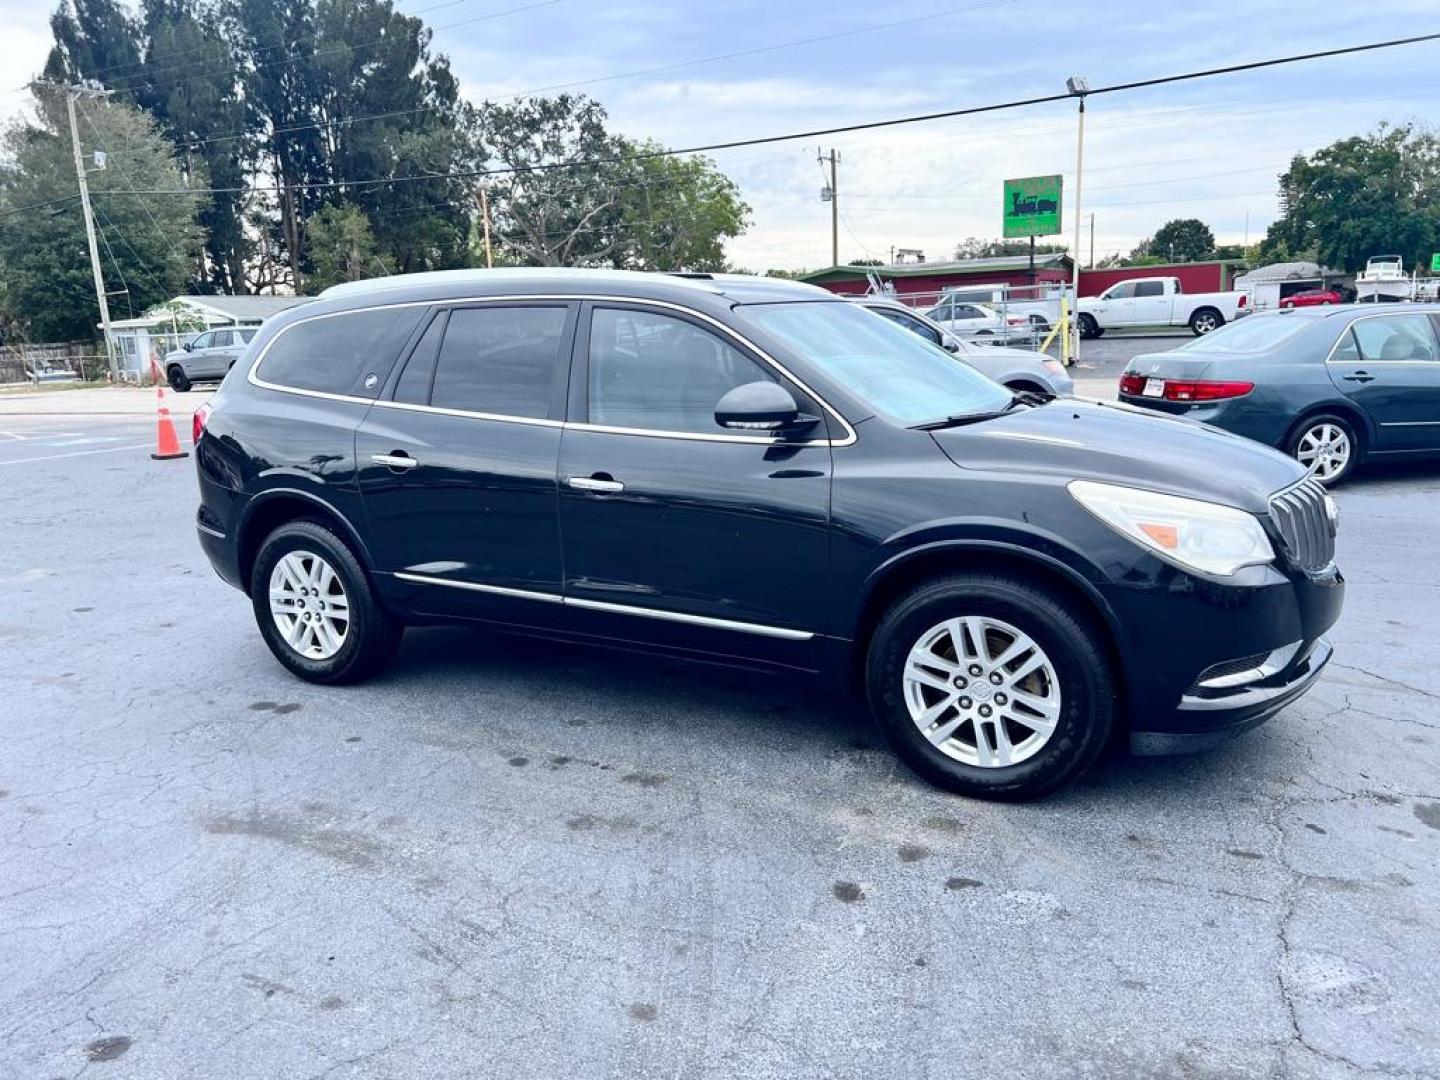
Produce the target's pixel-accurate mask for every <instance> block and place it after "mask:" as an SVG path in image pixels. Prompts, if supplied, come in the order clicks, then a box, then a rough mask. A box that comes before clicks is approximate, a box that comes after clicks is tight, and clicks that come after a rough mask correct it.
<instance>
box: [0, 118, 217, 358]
mask: <svg viewBox="0 0 1440 1080" xmlns="http://www.w3.org/2000/svg"><path fill="white" fill-rule="evenodd" d="M76 109H77V111H78V113H79V116H80V128H81V131H82V132H84V133H86V134H87V135H88V136H89V137H90V145H96V144H98V145H102V146H107V147H110V151H109V160H108V161H107V163H106V168H104V169H102V170H97V171H94V172H92V173H91V174H90V176H89V186H90V193H91V202H92V204H93V205H94V208H95V223H96V228H97V231H98V233H99V237H100V256H101V266H102V269H103V271H104V275H105V285H106V288H107V289H108V290H115V291H117V292H121V290H128V292H121V297H120V298H119V299H115V298H112V300H111V306H112V309H114V308H116V307H118V308H119V310H120V311H122V312H124V313H125V314H131V313H139V312H142V311H144V310H145V309H146V308H148V307H150V306H151V305H153V304H156V303H159V302H161V301H163V300H168V299H169V298H170V297H172V296H174V295H175V294H176V293H179V292H182V291H184V289H185V286H186V284H187V281H188V279H189V276H190V273H191V271H192V270H193V269H194V267H195V262H196V258H197V256H198V253H199V249H200V243H201V229H200V226H199V224H198V223H197V220H196V217H197V214H198V212H199V210H200V206H201V201H202V200H201V196H199V195H192V194H166V195H136V194H134V191H135V190H137V189H138V190H141V191H151V190H161V191H177V190H179V189H180V188H181V187H182V186H183V181H184V178H183V176H182V174H181V169H180V165H179V163H178V162H177V161H176V158H175V154H174V150H173V148H172V147H171V145H170V143H169V142H168V141H166V139H165V137H164V136H163V135H162V134H161V133H160V132H159V130H158V129H157V127H156V125H155V122H154V121H153V120H152V119H150V117H149V116H147V115H146V114H145V113H143V112H141V111H140V110H139V109H136V108H134V107H133V106H130V105H123V104H118V103H105V102H100V101H95V100H92V99H81V100H80V101H78V102H77V103H76ZM37 113H38V115H39V121H40V122H39V125H38V126H36V125H31V124H27V123H20V122H17V123H15V124H12V125H11V126H10V127H9V128H8V129H7V130H6V132H5V133H4V136H3V138H0V160H3V161H6V162H7V164H5V165H4V166H0V215H5V216H4V228H3V229H0V279H3V280H4V281H5V283H6V286H7V288H6V291H5V295H4V301H3V302H4V304H5V306H6V309H7V311H8V313H9V315H10V316H11V317H12V318H13V319H14V320H15V321H16V322H18V323H20V324H21V325H22V326H25V327H26V328H27V333H28V334H29V336H30V337H31V338H32V339H35V340H54V341H59V340H76V339H87V340H88V339H92V338H93V337H94V336H95V333H96V331H95V325H96V323H97V322H98V321H99V318H100V312H99V305H98V304H97V302H96V300H95V287H94V283H93V280H92V277H91V271H90V258H89V252H88V248H87V245H86V240H85V225H84V221H83V220H82V217H81V212H80V202H79V197H78V192H77V190H76V183H75V161H74V157H73V156H72V150H71V144H70V129H69V124H68V122H67V120H66V118H65V103H64V97H63V95H61V94H57V93H45V94H44V95H42V96H41V97H40V98H38V100H37ZM202 186H203V179H202ZM72 193H73V194H72ZM29 207H35V209H33V210H28V209H27V210H25V211H24V212H19V213H15V212H10V211H15V210H19V209H22V208H29Z"/></svg>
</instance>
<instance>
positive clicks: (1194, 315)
mask: <svg viewBox="0 0 1440 1080" xmlns="http://www.w3.org/2000/svg"><path fill="white" fill-rule="evenodd" d="M1224 325H1225V316H1224V315H1221V314H1220V312H1218V311H1216V310H1215V309H1214V308H1213V307H1202V308H1199V309H1198V310H1196V311H1193V312H1191V313H1190V332H1191V333H1192V334H1194V335H1195V336H1196V337H1204V336H1205V335H1206V334H1213V333H1214V332H1215V331H1216V330H1219V329H1220V327H1222V326H1224Z"/></svg>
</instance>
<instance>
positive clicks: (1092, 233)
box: [1090, 210, 1095, 270]
mask: <svg viewBox="0 0 1440 1080" xmlns="http://www.w3.org/2000/svg"><path fill="white" fill-rule="evenodd" d="M1090 269H1091V270H1094V269H1095V211H1094V210H1091V211H1090Z"/></svg>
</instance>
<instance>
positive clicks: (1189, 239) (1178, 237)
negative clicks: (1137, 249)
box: [1141, 218, 1215, 262]
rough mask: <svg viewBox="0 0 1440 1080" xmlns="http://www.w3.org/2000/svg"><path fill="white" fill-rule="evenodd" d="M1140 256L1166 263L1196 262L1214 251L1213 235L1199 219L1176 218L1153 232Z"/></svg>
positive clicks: (1206, 257)
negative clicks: (1147, 256)
mask: <svg viewBox="0 0 1440 1080" xmlns="http://www.w3.org/2000/svg"><path fill="white" fill-rule="evenodd" d="M1146 244H1147V250H1146V251H1144V252H1142V253H1141V254H1146V255H1153V256H1155V257H1156V258H1158V259H1163V260H1165V261H1166V262H1198V261H1199V260H1201V259H1208V258H1210V257H1211V256H1212V254H1213V253H1214V251H1215V234H1214V233H1213V232H1211V231H1210V226H1208V225H1206V224H1205V223H1204V222H1203V221H1201V220H1200V219H1199V218H1176V219H1175V220H1173V221H1167V222H1166V223H1165V224H1164V225H1161V226H1160V228H1159V229H1157V230H1156V231H1155V235H1154V236H1153V237H1151V238H1150V239H1149V240H1148V241H1147V242H1146Z"/></svg>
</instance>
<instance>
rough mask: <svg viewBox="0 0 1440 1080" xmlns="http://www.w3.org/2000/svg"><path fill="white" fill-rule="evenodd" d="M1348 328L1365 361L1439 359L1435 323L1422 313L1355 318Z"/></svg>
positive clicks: (1368, 362) (1439, 344) (1370, 362)
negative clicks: (1353, 334) (1351, 330)
mask: <svg viewBox="0 0 1440 1080" xmlns="http://www.w3.org/2000/svg"><path fill="white" fill-rule="evenodd" d="M1351 329H1353V330H1354V331H1355V340H1356V341H1357V342H1358V343H1359V346H1360V359H1361V360H1363V361H1364V362H1365V363H1367V364H1374V363H1385V362H1387V361H1388V362H1391V363H1394V362H1399V361H1414V360H1432V361H1433V360H1436V359H1437V358H1440V343H1437V342H1436V340H1435V327H1434V324H1433V323H1431V321H1430V319H1429V317H1428V316H1425V315H1385V316H1381V317H1379V318H1374V319H1357V320H1355V322H1354V323H1352V324H1351Z"/></svg>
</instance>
